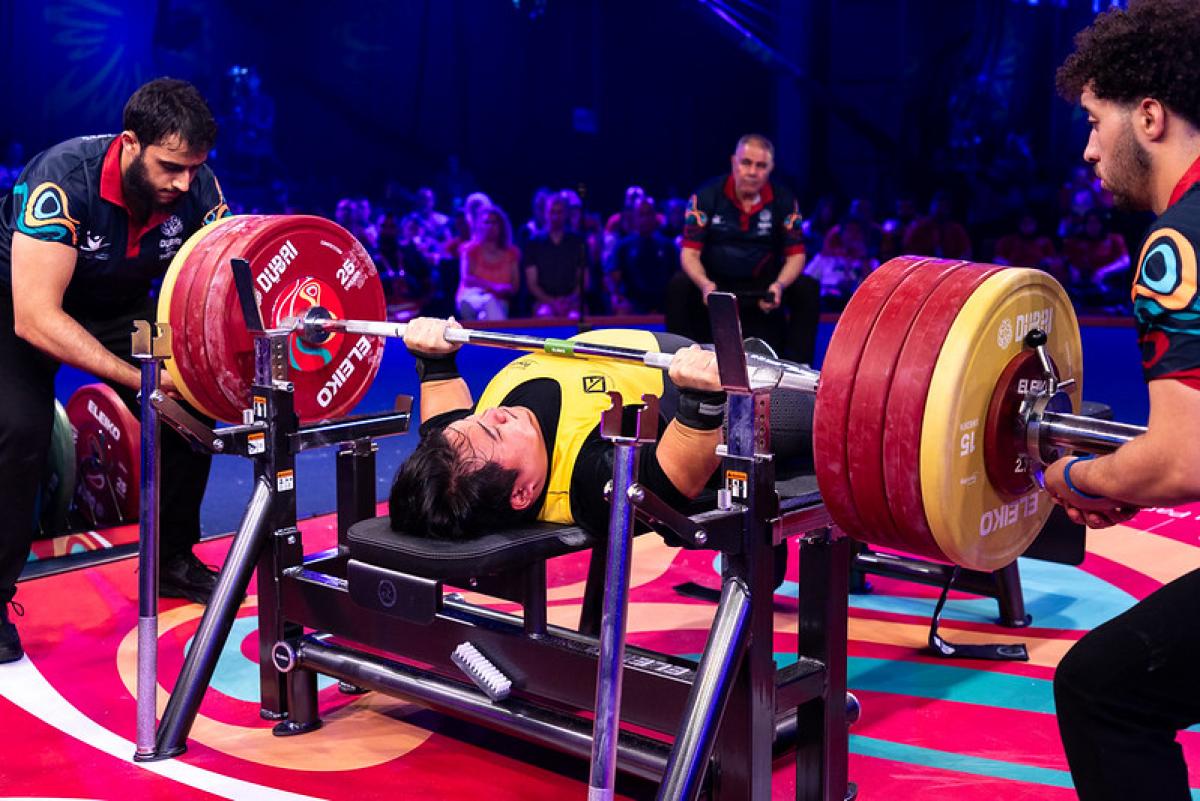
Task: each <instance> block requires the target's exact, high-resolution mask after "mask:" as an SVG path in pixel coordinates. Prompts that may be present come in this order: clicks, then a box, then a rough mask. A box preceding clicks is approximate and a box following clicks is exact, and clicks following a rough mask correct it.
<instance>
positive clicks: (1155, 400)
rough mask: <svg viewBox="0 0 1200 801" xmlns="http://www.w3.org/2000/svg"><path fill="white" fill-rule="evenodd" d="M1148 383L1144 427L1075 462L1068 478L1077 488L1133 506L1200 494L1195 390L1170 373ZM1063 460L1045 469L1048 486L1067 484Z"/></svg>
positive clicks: (1199, 404)
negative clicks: (1141, 431) (1124, 440)
mask: <svg viewBox="0 0 1200 801" xmlns="http://www.w3.org/2000/svg"><path fill="white" fill-rule="evenodd" d="M1149 387H1150V420H1149V425H1148V426H1147V429H1146V433H1145V434H1143V435H1142V436H1140V437H1137V438H1136V439H1134V440H1133V441H1131V442H1129V443H1127V444H1125V445H1123V446H1121V447H1120V448H1119V449H1117V450H1116V451H1114V452H1113V453H1111V454H1109V455H1107V456H1101V457H1098V458H1096V459H1091V460H1088V461H1083V462H1076V463H1075V464H1074V465H1073V466H1072V467H1071V482H1072V483H1073V484H1074V485H1075V486H1076V487H1077V488H1078V489H1080V490H1082V491H1083V492H1085V493H1087V494H1089V495H1100V496H1103V497H1104V498H1110V499H1113V500H1116V501H1120V502H1122V503H1123V504H1126V505H1128V506H1135V507H1145V506H1178V505H1179V504H1182V503H1189V502H1193V501H1197V500H1200V449H1198V448H1196V447H1194V444H1193V443H1196V442H1200V390H1196V389H1193V388H1192V387H1189V386H1188V385H1187V384H1184V383H1183V382H1182V381H1177V380H1175V379H1172V378H1158V379H1155V380H1153V381H1151V382H1150V383H1149ZM1065 464H1066V460H1062V459H1060V460H1059V461H1058V462H1056V463H1055V464H1053V465H1051V467H1050V469H1049V470H1047V472H1046V486H1047V488H1048V489H1051V491H1052V492H1053V491H1054V490H1066V482H1065V481H1063V480H1062V472H1063V467H1064V466H1065ZM1052 482H1053V483H1052ZM1068 492H1069V491H1068ZM1068 501H1069V499H1068ZM1073 505H1077V506H1080V507H1081V508H1085V509H1086V508H1087V506H1086V505H1083V504H1073Z"/></svg>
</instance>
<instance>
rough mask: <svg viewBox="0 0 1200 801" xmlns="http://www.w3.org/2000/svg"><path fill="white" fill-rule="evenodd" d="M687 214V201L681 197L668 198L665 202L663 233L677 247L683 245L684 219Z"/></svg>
mask: <svg viewBox="0 0 1200 801" xmlns="http://www.w3.org/2000/svg"><path fill="white" fill-rule="evenodd" d="M686 215H687V201H686V200H684V199H683V198H681V197H672V198H667V201H666V202H665V203H664V204H663V217H664V219H665V222H664V223H663V227H662V234H663V236H665V237H666V238H667V239H669V240H671V243H672V244H674V245H675V247H677V248H678V247H683V221H684V218H685V216H686Z"/></svg>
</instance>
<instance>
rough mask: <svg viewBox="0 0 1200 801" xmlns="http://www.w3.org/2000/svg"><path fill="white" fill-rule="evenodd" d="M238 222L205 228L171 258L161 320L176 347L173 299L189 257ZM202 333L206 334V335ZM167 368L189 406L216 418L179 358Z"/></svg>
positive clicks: (161, 299)
mask: <svg viewBox="0 0 1200 801" xmlns="http://www.w3.org/2000/svg"><path fill="white" fill-rule="evenodd" d="M237 219H238V218H237V217H222V218H221V219H219V220H217V221H216V222H213V223H209V224H208V225H205V226H203V227H202V228H200V229H199V230H198V231H196V232H195V233H194V234H192V235H191V236H189V237H188V239H187V241H186V242H184V243H183V246H182V247H181V248H179V252H177V253H176V254H175V258H173V259H171V265H170V266H169V267H167V272H166V274H165V275H163V280H162V288H161V289H160V290H159V293H158V321H159V322H162V323H168V324H170V325H171V336H172V345H173V348H174V339H175V337H176V335H177V334H178V331H177V327H176V325H175V321H174V320H173V319H172V315H171V299H172V298H173V297H174V295H175V290H176V287H178V286H179V284H180V283H181V282H180V274H181V273H182V272H183V268H184V265H185V264H186V263H187V260H188V256H190V255H191V253H192V251H193V250H194V249H195V248H196V246H197V245H198V244H200V242H201V241H202V240H203V239H204V238H205V237H206V236H208V235H209V234H211V233H212V232H213V231H215V230H217V229H218V228H220V227H221V226H222V225H225V224H227V223H230V222H233V221H234V220H237ZM179 288H180V290H181V291H183V289H184V287H179ZM180 300H183V301H184V302H186V300H187V299H186V298H180ZM199 333H200V334H201V335H203V332H199ZM185 336H186V335H185ZM179 344H180V345H182V344H183V343H182V342H180V343H179ZM163 366H164V367H166V368H167V372H168V373H169V374H170V375H171V379H172V380H173V381H174V382H175V386H176V387H178V388H179V393H180V394H181V395H183V397H184V399H185V400H187V402H188V403H190V404H191V405H192V406H193V407H194V408H195V409H196V410H198V411H200V412H202V413H203V414H206V415H208V416H209V417H215V416H216V415H214V414H213V413H212V411H211V410H210V409H208V408H207V407H206V406H205V405H204V404H203V403H201V402H200V401H199V399H198V398H197V397H196V395H195V393H194V392H193V391H192V389H191V388H189V387H188V385H187V382H186V381H185V380H184V379H183V375H182V373H181V372H180V370H179V365H178V364H176V362H175V359H173V358H170V359H167V360H165V361H164V362H163Z"/></svg>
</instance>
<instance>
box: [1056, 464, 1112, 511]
mask: <svg viewBox="0 0 1200 801" xmlns="http://www.w3.org/2000/svg"><path fill="white" fill-rule="evenodd" d="M1095 458H1096V457H1095V456H1091V455H1089V456H1076V457H1075V458H1074V459H1072V460H1071V461H1069V462H1067V466H1066V467H1065V468H1063V481H1064V482H1065V483H1066V485H1067V489H1069V490H1070V491H1071V492H1073V493H1075V494H1076V495H1078V496H1079V497H1080V498H1083V499H1084V500H1086V501H1100V500H1104V496H1103V495H1089V494H1087V493H1086V492H1083V491H1082V490H1080V489H1079V487H1077V486H1075V482H1073V481H1071V468H1072V467H1074V466H1075V463H1076V462H1086V461H1088V460H1089V459H1095Z"/></svg>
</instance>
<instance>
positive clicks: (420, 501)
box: [388, 406, 546, 540]
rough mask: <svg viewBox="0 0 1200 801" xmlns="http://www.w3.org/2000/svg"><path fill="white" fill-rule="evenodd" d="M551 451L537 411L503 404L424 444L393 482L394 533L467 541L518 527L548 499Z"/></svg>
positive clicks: (448, 428)
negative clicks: (526, 513) (534, 507)
mask: <svg viewBox="0 0 1200 801" xmlns="http://www.w3.org/2000/svg"><path fill="white" fill-rule="evenodd" d="M544 448H545V446H544V445H543V444H542V441H541V433H540V430H539V429H538V424H537V421H536V420H535V419H534V417H533V413H532V412H530V411H529V410H528V409H526V408H524V407H521V406H512V407H508V406H501V407H497V408H493V409H488V410H486V411H484V412H482V413H479V414H472V415H470V416H468V417H465V418H463V419H461V420H457V421H455V422H453V423H451V424H450V425H448V426H446V428H445V429H443V430H441V431H433V432H430V433H429V434H426V435H425V436H424V437H422V438H421V442H420V443H419V444H418V445H417V448H416V449H415V450H414V451H413V454H412V456H410V457H409V458H408V460H407V461H406V462H405V463H404V464H403V465H402V466H401V467H400V470H399V472H397V474H396V479H395V481H394V482H393V483H392V492H391V496H390V498H389V499H388V506H389V511H390V515H391V521H392V528H394V529H396V530H397V531H406V532H411V533H413V534H418V535H420V536H428V537H433V538H435V539H450V540H457V539H466V538H469V537H473V536H476V535H478V534H479V533H480V532H481V531H482V530H483V529H485V528H491V529H499V528H504V527H505V526H511V525H512V524H513V523H514V522H516V520H517V518H518V517H519V515H520V513H521V512H523V511H525V510H526V509H528V508H529V507H530V506H532V505H533V503H534V502H535V501H536V500H537V499H538V497H539V496H540V495H541V492H542V489H543V488H544V487H545V485H546V467H545V460H544V459H542V460H539V459H536V458H533V456H532V455H533V454H536V453H539V452H542V453H544Z"/></svg>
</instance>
